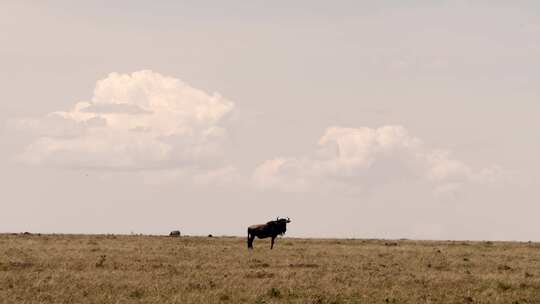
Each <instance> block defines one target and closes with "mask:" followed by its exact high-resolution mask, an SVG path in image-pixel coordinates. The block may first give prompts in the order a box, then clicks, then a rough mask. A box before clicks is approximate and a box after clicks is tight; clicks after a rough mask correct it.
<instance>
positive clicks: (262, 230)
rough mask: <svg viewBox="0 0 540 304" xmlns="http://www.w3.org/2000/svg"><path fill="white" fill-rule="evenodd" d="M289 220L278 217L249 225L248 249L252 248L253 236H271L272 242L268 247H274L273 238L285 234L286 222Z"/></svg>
mask: <svg viewBox="0 0 540 304" xmlns="http://www.w3.org/2000/svg"><path fill="white" fill-rule="evenodd" d="M290 222H291V220H290V219H289V218H286V219H284V218H282V219H280V218H279V217H278V218H277V219H276V220H275V221H270V222H268V223H266V224H261V225H252V226H249V227H248V236H247V245H248V249H253V240H254V239H255V237H258V238H260V239H265V238H268V237H271V238H272V243H271V245H270V249H272V248H274V240H275V239H276V237H277V236H278V235H284V234H285V231H287V223H290Z"/></svg>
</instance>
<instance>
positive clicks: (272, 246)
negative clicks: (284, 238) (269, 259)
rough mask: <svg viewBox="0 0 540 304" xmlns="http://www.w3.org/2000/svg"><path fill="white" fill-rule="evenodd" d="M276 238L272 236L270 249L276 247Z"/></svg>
mask: <svg viewBox="0 0 540 304" xmlns="http://www.w3.org/2000/svg"><path fill="white" fill-rule="evenodd" d="M275 239H276V237H275V236H273V237H272V243H271V245H270V249H273V248H274V240H275Z"/></svg>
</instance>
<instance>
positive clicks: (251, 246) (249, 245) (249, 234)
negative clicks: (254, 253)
mask: <svg viewBox="0 0 540 304" xmlns="http://www.w3.org/2000/svg"><path fill="white" fill-rule="evenodd" d="M247 246H248V249H251V248H253V240H252V239H251V233H249V230H248V235H247Z"/></svg>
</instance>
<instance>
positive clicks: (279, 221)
mask: <svg viewBox="0 0 540 304" xmlns="http://www.w3.org/2000/svg"><path fill="white" fill-rule="evenodd" d="M276 222H278V223H285V224H288V223H290V222H291V219H289V218H279V217H278V218H277V219H276Z"/></svg>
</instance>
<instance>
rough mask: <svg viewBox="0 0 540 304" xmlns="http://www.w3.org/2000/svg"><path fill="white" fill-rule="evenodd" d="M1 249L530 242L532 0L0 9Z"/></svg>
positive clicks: (539, 137) (537, 189)
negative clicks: (109, 237)
mask: <svg viewBox="0 0 540 304" xmlns="http://www.w3.org/2000/svg"><path fill="white" fill-rule="evenodd" d="M0 27H1V28H2V31H1V34H0V66H1V67H2V69H1V72H0V81H1V82H2V84H3V85H2V90H0V136H1V139H2V140H1V141H0V144H1V149H0V181H1V182H2V185H3V187H2V190H1V192H0V193H1V195H2V196H1V197H0V204H1V207H2V208H1V209H2V212H1V213H0V232H21V231H31V232H42V233H47V232H49V233H52V232H55V233H131V232H133V233H145V234H147V233H148V234H167V233H168V232H169V231H170V230H175V229H179V230H181V231H182V232H183V233H185V234H192V235H206V234H209V233H211V234H214V235H239V236H243V235H245V231H246V227H247V226H248V225H250V224H255V223H261V222H266V221H267V220H270V219H273V218H275V217H277V216H282V217H285V216H288V217H290V218H291V220H292V223H291V224H290V225H289V228H288V233H287V235H288V236H296V237H344V238H348V237H355V238H414V239H474V240H476V239H489V240H523V241H527V240H536V241H540V221H539V220H538V216H539V214H540V174H539V170H540V160H539V158H538V155H540V132H539V131H540V119H538V117H539V116H540V85H539V83H540V3H539V2H538V1H436V3H435V1H407V2H406V3H405V2H398V1H294V4H292V3H291V1H282V2H276V1H227V2H215V1H208V2H206V1H189V2H188V1H184V2H182V1H159V2H151V1H114V2H111V1H89V2H85V3H82V2H78V1H77V2H74V1H39V2H38V1H2V2H1V3H0Z"/></svg>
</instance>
